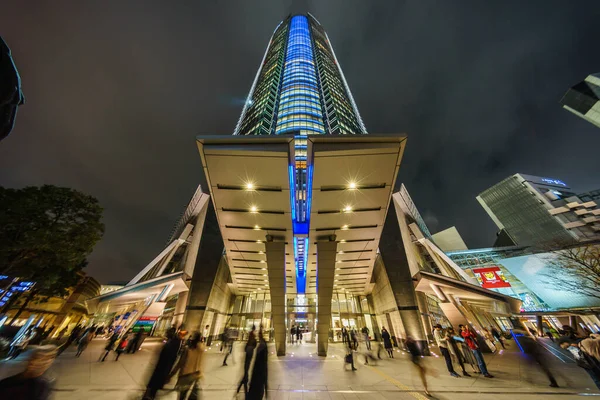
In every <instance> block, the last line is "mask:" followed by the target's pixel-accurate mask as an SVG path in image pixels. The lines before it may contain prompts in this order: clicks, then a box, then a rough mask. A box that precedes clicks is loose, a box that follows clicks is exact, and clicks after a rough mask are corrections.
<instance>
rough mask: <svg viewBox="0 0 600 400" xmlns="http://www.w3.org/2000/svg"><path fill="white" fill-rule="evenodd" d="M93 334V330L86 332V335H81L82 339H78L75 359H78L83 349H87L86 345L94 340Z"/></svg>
mask: <svg viewBox="0 0 600 400" xmlns="http://www.w3.org/2000/svg"><path fill="white" fill-rule="evenodd" d="M94 332H95V330H93V331H91V330H88V331H87V332H86V333H84V334H83V336H82V337H80V338H79V343H77V353H76V354H75V357H79V356H80V355H81V353H83V352H84V351H85V349H87V347H88V345H89V344H90V342H91V341H92V339H93V338H94Z"/></svg>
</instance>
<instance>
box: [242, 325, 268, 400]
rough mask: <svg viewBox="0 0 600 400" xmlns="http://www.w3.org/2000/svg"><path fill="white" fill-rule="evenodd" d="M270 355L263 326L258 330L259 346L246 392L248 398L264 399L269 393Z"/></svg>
mask: <svg viewBox="0 0 600 400" xmlns="http://www.w3.org/2000/svg"><path fill="white" fill-rule="evenodd" d="M268 355H269V350H268V349H267V342H266V341H265V338H264V335H263V330H262V326H261V327H260V329H259V331H258V346H257V347H256V357H255V358H254V368H253V369H252V379H251V380H250V389H249V390H248V393H247V394H246V399H247V400H262V399H263V397H265V396H266V395H267V387H268Z"/></svg>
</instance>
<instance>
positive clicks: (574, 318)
mask: <svg viewBox="0 0 600 400" xmlns="http://www.w3.org/2000/svg"><path fill="white" fill-rule="evenodd" d="M569 326H570V327H571V328H573V330H574V331H575V332H578V331H579V324H578V323H577V315H569Z"/></svg>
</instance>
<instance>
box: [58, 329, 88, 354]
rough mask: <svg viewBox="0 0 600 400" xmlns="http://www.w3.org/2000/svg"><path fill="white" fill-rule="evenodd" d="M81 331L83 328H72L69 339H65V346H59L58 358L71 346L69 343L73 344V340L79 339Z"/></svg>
mask: <svg viewBox="0 0 600 400" xmlns="http://www.w3.org/2000/svg"><path fill="white" fill-rule="evenodd" d="M82 330H83V327H82V326H80V325H77V326H76V327H75V328H73V330H72V331H71V334H70V335H69V338H68V339H67V341H66V342H65V344H63V345H62V346H60V348H59V349H58V355H59V356H60V355H61V354H62V352H63V351H65V350H66V349H67V348H68V347H69V346H70V345H71V343H73V342H74V341H75V340H77V339H78V338H79V334H80V333H81V331H82Z"/></svg>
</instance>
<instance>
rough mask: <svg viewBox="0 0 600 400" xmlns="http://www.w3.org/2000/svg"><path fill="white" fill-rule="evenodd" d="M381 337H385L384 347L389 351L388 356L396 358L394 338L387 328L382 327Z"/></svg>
mask: <svg viewBox="0 0 600 400" xmlns="http://www.w3.org/2000/svg"><path fill="white" fill-rule="evenodd" d="M381 338H382V339H383V347H385V351H387V353H388V357H391V358H394V348H393V347H392V338H391V336H390V333H389V332H388V331H387V329H385V328H381Z"/></svg>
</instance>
